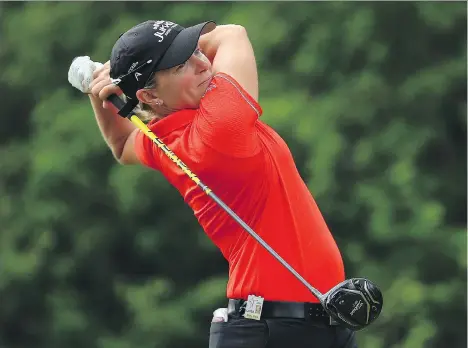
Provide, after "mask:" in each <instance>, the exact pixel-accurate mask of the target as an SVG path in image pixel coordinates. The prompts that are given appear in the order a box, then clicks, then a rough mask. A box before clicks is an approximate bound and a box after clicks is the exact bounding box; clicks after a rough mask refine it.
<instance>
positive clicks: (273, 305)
mask: <svg viewBox="0 0 468 348" xmlns="http://www.w3.org/2000/svg"><path fill="white" fill-rule="evenodd" d="M246 302H247V301H246V300H233V299H230V300H229V303H228V315H229V316H231V317H234V318H238V317H240V316H242V315H243V314H244V311H245V306H246ZM261 318H262V319H269V318H270V319H271V318H295V319H304V320H306V321H311V322H316V323H323V324H326V325H336V323H335V322H334V321H333V320H332V319H331V318H330V316H329V315H328V314H327V312H325V309H324V308H323V307H322V305H321V304H320V303H307V302H276V301H263V307H262V314H261Z"/></svg>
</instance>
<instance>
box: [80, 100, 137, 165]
mask: <svg viewBox="0 0 468 348" xmlns="http://www.w3.org/2000/svg"><path fill="white" fill-rule="evenodd" d="M89 99H90V101H91V105H92V107H93V111H94V115H95V117H96V122H97V124H98V126H99V130H100V131H101V134H102V136H103V138H104V140H105V141H106V143H107V145H108V146H109V148H110V149H111V151H112V154H113V155H114V157H115V159H116V160H117V161H118V162H119V163H121V164H136V163H139V160H138V158H137V157H136V154H135V152H134V150H133V148H134V147H133V145H134V140H135V134H136V132H137V130H138V129H137V127H136V126H135V125H134V124H133V123H132V122H131V121H130V120H128V119H126V118H123V117H121V116H119V115H117V114H116V113H114V112H112V111H111V110H107V109H104V108H103V107H102V101H101V100H100V99H99V98H96V97H94V96H92V95H90V96H89Z"/></svg>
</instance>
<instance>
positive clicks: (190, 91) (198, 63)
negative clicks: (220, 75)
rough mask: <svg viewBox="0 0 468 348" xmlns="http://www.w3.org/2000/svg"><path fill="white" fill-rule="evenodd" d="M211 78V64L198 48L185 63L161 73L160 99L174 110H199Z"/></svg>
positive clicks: (159, 79) (159, 83)
mask: <svg viewBox="0 0 468 348" xmlns="http://www.w3.org/2000/svg"><path fill="white" fill-rule="evenodd" d="M211 78H212V71H211V63H210V61H209V60H208V58H207V57H206V56H205V55H204V54H203V53H202V52H201V51H200V49H198V48H197V49H196V50H195V52H194V53H193V54H192V56H191V57H190V58H189V59H188V60H187V61H186V62H185V63H183V64H181V65H178V66H176V67H174V68H171V69H167V70H165V71H161V72H160V73H159V76H158V78H157V80H158V88H157V90H158V92H159V98H161V99H162V100H163V101H164V103H165V104H166V105H167V106H169V107H170V108H172V109H177V110H179V109H187V108H189V109H190V108H197V107H198V105H199V104H200V99H201V97H202V96H203V94H204V93H205V91H206V89H207V87H208V84H209V83H210V80H211Z"/></svg>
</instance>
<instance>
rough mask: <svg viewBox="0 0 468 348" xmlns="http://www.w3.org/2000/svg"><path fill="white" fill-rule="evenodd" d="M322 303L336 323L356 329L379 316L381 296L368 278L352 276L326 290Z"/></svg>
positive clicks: (381, 303) (381, 302)
mask: <svg viewBox="0 0 468 348" xmlns="http://www.w3.org/2000/svg"><path fill="white" fill-rule="evenodd" d="M322 304H323V306H324V307H325V310H326V311H327V312H328V314H329V315H330V316H331V317H332V318H333V319H335V320H336V321H337V322H338V323H340V324H341V325H343V326H345V327H347V328H349V329H351V330H353V331H358V330H361V329H363V328H365V327H366V326H368V325H370V324H371V323H372V322H374V321H375V320H376V319H377V318H378V317H379V315H380V312H381V311H382V306H383V296H382V292H381V291H380V290H379V288H378V287H377V285H375V284H374V283H372V282H371V281H370V280H368V279H365V278H352V279H347V280H345V281H344V282H341V283H340V284H338V285H337V286H335V287H334V288H332V289H331V290H330V291H328V292H327V293H326V294H325V296H324V300H323V303H322Z"/></svg>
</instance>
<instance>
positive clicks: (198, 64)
mask: <svg viewBox="0 0 468 348" xmlns="http://www.w3.org/2000/svg"><path fill="white" fill-rule="evenodd" d="M190 59H192V62H193V64H195V69H196V72H197V73H201V72H204V71H205V70H207V69H208V68H209V67H210V62H209V61H206V60H205V59H202V58H201V57H197V56H195V55H192V57H190Z"/></svg>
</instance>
